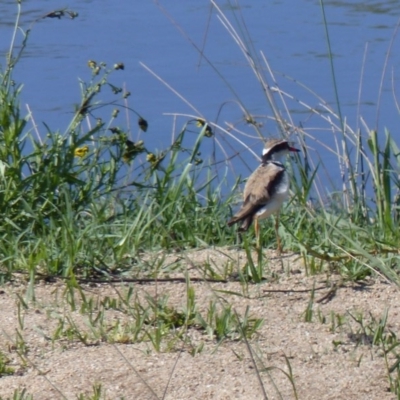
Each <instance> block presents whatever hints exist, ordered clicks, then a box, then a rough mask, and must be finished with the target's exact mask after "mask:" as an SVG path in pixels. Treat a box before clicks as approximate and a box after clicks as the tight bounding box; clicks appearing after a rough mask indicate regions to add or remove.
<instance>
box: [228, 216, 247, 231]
mask: <svg viewBox="0 0 400 400" xmlns="http://www.w3.org/2000/svg"><path fill="white" fill-rule="evenodd" d="M238 222H242V225H241V226H240V228H239V230H240V231H241V232H245V231H247V230H248V229H249V227H250V225H251V223H252V222H253V217H252V216H251V215H250V216H248V217H246V218H238V217H233V218H232V219H230V220H229V221H228V222H227V224H228V226H232V225H233V224H237V223H238Z"/></svg>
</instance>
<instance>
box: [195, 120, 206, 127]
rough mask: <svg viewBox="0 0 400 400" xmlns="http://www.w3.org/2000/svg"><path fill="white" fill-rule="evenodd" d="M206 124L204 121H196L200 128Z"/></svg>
mask: <svg viewBox="0 0 400 400" xmlns="http://www.w3.org/2000/svg"><path fill="white" fill-rule="evenodd" d="M205 124H206V121H204V119H200V118H199V119H196V125H197V126H198V127H199V128H201V127H202V126H204V125H205Z"/></svg>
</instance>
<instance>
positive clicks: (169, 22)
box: [0, 0, 400, 174]
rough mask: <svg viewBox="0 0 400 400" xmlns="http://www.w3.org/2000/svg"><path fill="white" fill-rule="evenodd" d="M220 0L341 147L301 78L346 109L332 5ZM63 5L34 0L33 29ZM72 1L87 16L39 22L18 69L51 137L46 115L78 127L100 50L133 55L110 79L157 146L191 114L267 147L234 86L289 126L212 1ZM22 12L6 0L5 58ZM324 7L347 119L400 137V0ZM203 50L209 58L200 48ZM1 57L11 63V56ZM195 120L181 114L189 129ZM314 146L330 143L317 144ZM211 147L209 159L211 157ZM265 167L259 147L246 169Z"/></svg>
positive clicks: (265, 125)
mask: <svg viewBox="0 0 400 400" xmlns="http://www.w3.org/2000/svg"><path fill="white" fill-rule="evenodd" d="M216 4H218V5H219V7H221V10H222V12H223V13H225V15H226V17H227V18H228V19H229V20H230V21H231V22H232V24H233V25H234V26H235V27H236V29H238V30H241V34H242V35H243V34H244V32H245V30H246V29H247V33H248V37H249V38H251V42H250V41H249V42H248V44H249V45H251V46H253V47H252V48H253V49H254V53H253V54H255V55H257V56H260V54H261V53H260V52H262V53H263V54H264V55H265V57H266V59H267V60H268V63H269V66H270V68H271V69H272V71H273V73H274V76H275V78H276V79H277V81H278V83H279V87H280V88H281V89H282V90H285V91H287V92H288V93H289V94H290V96H292V97H293V100H289V99H287V106H288V108H289V109H290V113H291V115H292V117H293V121H294V124H295V125H301V126H302V127H303V128H305V129H308V130H309V132H310V133H312V135H313V136H315V137H316V138H317V139H318V141H320V142H322V143H324V142H325V141H326V142H327V143H328V144H329V145H331V138H330V136H329V135H330V133H329V131H328V130H327V126H326V125H324V123H323V122H322V121H320V119H319V118H317V117H316V116H315V115H312V114H311V113H310V112H309V111H308V110H307V108H306V107H304V106H302V105H301V103H300V101H303V102H305V103H307V104H308V105H310V106H311V107H318V104H319V102H320V101H319V100H318V99H317V98H316V97H315V96H313V95H311V94H310V93H309V91H307V90H306V89H304V88H303V86H301V85H299V84H298V83H297V82H301V83H302V84H303V85H305V86H306V87H307V88H309V89H311V90H312V91H314V92H316V93H317V94H318V96H320V97H321V98H322V99H323V100H324V101H326V102H327V103H328V104H329V105H331V106H332V107H333V108H334V109H336V107H337V105H336V102H335V91H334V85H333V81H332V72H331V67H330V63H329V58H328V56H327V54H328V50H327V49H328V48H327V39H326V32H325V24H324V20H323V13H322V8H321V4H320V2H319V1H315V0H298V1H296V2H293V1H292V0H274V1H263V2H261V1H250V0H242V1H240V2H239V3H236V2H227V1H219V2H217V3H216ZM63 7H65V3H63V2H59V1H54V0H53V1H48V0H35V1H32V0H26V1H23V2H22V10H23V15H22V26H23V27H24V28H28V27H29V25H30V23H31V22H32V21H34V20H35V19H37V18H39V17H40V16H42V15H44V14H46V13H48V12H49V11H52V10H55V9H58V8H63ZM68 7H69V8H70V9H71V10H73V11H75V12H77V13H78V14H79V16H78V17H77V18H76V19H68V18H64V19H61V20H58V19H48V18H47V19H43V20H40V21H38V22H37V23H36V24H35V25H34V26H33V28H32V31H31V33H30V37H29V41H28V47H27V50H26V52H25V53H24V56H23V58H22V60H21V62H20V63H19V64H18V66H17V68H16V70H15V75H14V78H15V79H16V81H17V82H18V83H23V85H24V89H23V92H22V105H23V107H24V108H23V109H24V110H25V105H26V104H27V105H29V108H30V110H31V111H32V113H33V116H34V118H35V121H36V124H37V125H38V129H39V130H40V131H41V132H43V134H45V132H46V130H45V128H44V125H43V122H45V123H46V124H47V125H48V126H49V127H50V128H51V129H52V130H60V131H62V132H63V131H64V130H65V129H66V127H67V126H68V122H69V121H70V119H71V117H72V115H73V109H74V108H73V107H74V104H78V103H79V101H80V89H79V84H78V78H79V79H82V80H84V81H88V80H89V79H90V76H91V71H90V69H89V68H88V66H87V61H88V60H89V59H91V60H96V61H97V62H100V61H104V62H106V63H107V64H108V65H110V66H111V65H113V64H114V63H116V62H123V63H124V65H125V69H124V71H116V72H115V73H114V74H113V76H112V77H111V78H110V79H111V82H112V83H115V84H116V85H117V86H118V85H125V86H126V88H127V90H129V91H131V93H132V96H131V97H130V99H129V105H130V107H132V108H134V109H135V110H137V111H138V112H139V113H140V114H141V115H142V116H143V117H144V118H145V119H146V120H147V121H148V122H149V129H148V132H147V133H146V134H142V138H143V139H144V140H145V142H146V144H147V145H148V146H149V147H150V148H154V149H156V148H162V147H163V146H165V144H166V143H168V142H169V141H170V140H171V139H170V138H171V134H172V133H171V132H172V130H173V126H174V124H173V118H172V117H171V115H166V114H171V113H179V114H190V115H196V116H200V115H201V116H202V117H204V118H206V119H207V120H210V121H213V122H216V123H218V124H219V125H221V126H223V127H225V128H226V127H227V125H226V123H229V124H234V125H235V126H237V127H238V128H239V129H240V130H242V131H243V132H244V133H245V134H249V135H252V136H253V138H246V137H245V136H243V137H241V139H242V140H244V141H245V142H246V143H247V144H248V145H249V146H251V148H252V149H253V150H254V151H255V153H257V154H259V153H260V148H259V143H260V142H259V140H258V139H257V136H256V135H255V133H254V130H253V129H252V127H251V126H249V125H248V124H245V123H244V122H243V111H242V110H241V109H240V108H239V107H238V106H237V104H236V103H235V102H231V100H236V97H235V95H234V93H233V91H232V89H231V88H233V90H234V91H235V93H236V95H237V98H240V101H241V103H242V104H243V105H244V107H245V108H246V109H247V110H248V112H249V113H251V114H252V115H256V116H259V120H258V121H259V122H260V123H262V127H261V128H260V130H261V133H262V134H263V135H264V136H268V135H277V134H278V128H277V125H276V123H275V122H274V121H272V120H271V118H268V117H270V116H271V110H270V108H269V106H268V103H267V102H266V99H265V96H264V94H263V91H262V90H261V88H260V85H259V83H258V82H257V80H256V79H255V77H254V74H253V72H252V70H251V68H249V66H248V63H247V62H246V60H245V59H244V57H243V55H242V54H241V52H240V51H239V49H238V46H237V45H236V44H235V43H234V41H233V39H232V36H231V35H229V34H228V32H227V30H226V29H225V27H224V26H223V24H222V23H221V19H220V18H219V17H218V12H217V11H216V9H215V8H213V7H212V6H211V3H210V2H208V1H206V0H202V1H200V0H188V1H185V2H166V1H161V2H160V4H158V3H157V2H154V1H144V0H141V1H128V0H119V1H116V2H107V1H94V0H86V1H77V0H70V1H69V2H68ZM16 11H17V7H16V2H15V1H11V0H8V1H3V2H1V3H0V15H1V23H0V51H1V53H2V54H3V55H5V53H6V51H7V50H8V48H9V44H10V40H11V35H12V27H13V23H14V21H15V16H16ZM324 11H325V17H326V20H327V23H328V25H327V27H328V31H329V38H330V42H331V48H332V51H333V55H334V67H335V76H336V82H337V89H338V96H339V102H340V105H341V111H342V114H343V116H344V117H345V118H346V119H347V121H348V123H349V124H350V125H351V126H352V127H353V128H354V129H357V128H358V127H360V128H362V127H363V125H362V123H361V121H362V120H364V121H365V122H366V125H368V127H369V128H371V129H376V128H377V129H378V131H379V135H380V136H381V137H382V138H383V135H384V128H385V127H387V128H388V129H389V130H390V131H391V133H392V134H393V136H394V137H395V138H397V137H398V136H399V134H398V125H399V121H398V120H399V110H398V109H397V106H396V101H397V98H396V96H397V94H398V92H399V88H398V86H399V79H398V76H399V74H400V71H399V66H400V52H399V51H398V50H399V40H398V39H397V37H396V33H397V23H398V21H399V17H400V2H398V1H397V0H392V1H376V0H363V1H361V0H348V1H325V2H324ZM182 32H184V33H182ZM18 43H21V36H20V37H19V38H18ZM198 49H200V50H202V51H203V53H204V55H205V56H206V58H207V60H209V63H208V62H207V60H206V58H205V57H204V58H202V57H200V54H199V51H198ZM389 49H391V51H390V53H389V52H388V51H389ZM0 60H1V61H0V62H1V64H2V65H4V62H3V60H4V56H3V57H2V58H1V59H0ZM144 65H145V66H146V67H147V68H146V67H144ZM149 70H151V71H153V74H152V73H150V72H149ZM216 71H218V73H217V72H216ZM383 71H385V75H384V77H383V79H382V74H383ZM155 74H156V75H158V76H159V78H160V79H157V78H155V76H154V75H155ZM219 74H220V75H221V76H223V77H224V79H225V81H224V80H222V79H221V77H220V75H219ZM267 76H268V74H267ZM287 77H291V78H293V79H294V80H295V81H296V82H294V81H293V80H292V79H288V78H287ZM269 79H270V77H269ZM161 80H162V81H164V82H166V83H167V84H168V85H169V86H170V87H172V88H173V90H174V91H175V92H176V93H179V94H180V95H181V97H183V98H185V99H186V102H185V101H183V100H182V98H181V97H179V96H178V95H177V94H176V93H174V92H173V91H172V90H171V89H170V88H168V87H167V86H166V85H165V84H164V83H163V82H162V81H161ZM270 83H271V81H270ZM105 96H106V98H107V94H105ZM112 98H113V97H112V96H110V97H109V99H112ZM187 103H190V104H191V105H192V106H189V105H188V104H187ZM222 105H223V107H222V111H221V106H222ZM194 109H196V110H197V111H194ZM110 112H111V111H110ZM110 112H109V113H110ZM125 118H126V116H125V114H124V113H121V120H120V124H121V125H124V124H125V123H126V120H125ZM127 118H128V120H129V124H130V125H131V128H132V139H136V138H137V137H138V134H139V133H138V129H137V127H136V120H137V117H136V116H135V115H130V114H128V116H127ZM187 119H188V118H186V117H182V118H179V119H178V120H177V121H176V127H177V129H178V128H180V127H181V126H183V124H184V123H185V122H186V120H187ZM178 130H179V129H178ZM364 133H365V134H367V132H364ZM225 138H226V137H225ZM293 138H294V140H295V135H294V136H293ZM220 139H221V140H220V141H221V143H222V146H223V147H224V148H225V149H224V150H225V151H226V154H224V152H222V151H221V152H219V153H218V154H217V158H219V159H220V160H221V159H223V158H224V157H226V155H228V156H231V155H233V154H234V153H235V152H237V151H240V146H239V147H238V145H237V144H235V142H234V141H230V139H228V140H227V141H226V142H225V141H224V138H223V134H221V136H220ZM382 140H383V139H382ZM311 147H313V144H312V143H311ZM211 148H212V146H210V147H209V150H210V151H211ZM314 148H315V149H317V151H318V152H323V151H324V150H323V148H321V146H318V145H317V144H315V145H314ZM206 153H207V151H206ZM202 156H203V158H205V159H206V158H207V154H204V153H203V155H202ZM330 157H332V156H331V155H330V153H327V156H326V157H325V161H326V162H327V163H328V168H329V163H335V160H334V159H332V160H330ZM256 165H257V160H256V158H255V157H254V156H253V155H251V154H250V157H249V158H248V159H247V164H246V166H245V165H244V164H243V165H241V166H240V167H239V168H238V170H236V171H235V173H243V174H246V173H247V170H248V169H253V168H254V167H255V166H256ZM332 165H333V164H332Z"/></svg>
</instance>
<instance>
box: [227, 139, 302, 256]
mask: <svg viewBox="0 0 400 400" xmlns="http://www.w3.org/2000/svg"><path fill="white" fill-rule="evenodd" d="M299 151H300V150H298V149H296V148H294V147H292V146H291V145H290V144H289V142H288V141H287V140H285V139H269V140H267V141H266V142H265V147H264V150H263V154H262V158H261V165H260V166H259V167H258V168H257V169H256V170H255V171H254V172H253V173H252V174H251V175H250V177H249V178H248V180H247V182H246V185H245V188H244V195H243V204H242V206H241V208H240V210H239V211H238V212H237V213H236V214H235V215H234V216H233V218H232V219H230V220H229V221H228V223H227V224H228V226H232V225H233V224H236V223H241V226H240V228H239V231H240V232H244V231H247V230H248V229H249V227H250V226H251V224H252V222H253V221H254V229H255V233H256V238H257V241H256V246H257V248H258V249H259V248H260V227H259V222H258V221H259V220H261V219H265V218H267V217H269V216H270V215H271V214H274V213H278V216H277V218H276V220H275V233H276V240H277V248H278V253H281V250H282V249H281V244H280V239H279V235H278V226H279V210H280V208H281V206H282V204H283V202H284V201H285V200H286V199H287V198H288V196H289V174H288V173H287V171H286V168H285V166H284V165H283V164H282V162H281V159H282V158H283V157H284V156H286V155H287V154H288V153H289V152H299Z"/></svg>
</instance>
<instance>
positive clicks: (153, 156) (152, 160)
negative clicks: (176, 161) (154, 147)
mask: <svg viewBox="0 0 400 400" xmlns="http://www.w3.org/2000/svg"><path fill="white" fill-rule="evenodd" d="M146 159H147V161H148V162H150V163H154V162H155V161H156V160H157V157H156V156H155V155H154V154H153V153H149V154H147V157H146Z"/></svg>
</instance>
